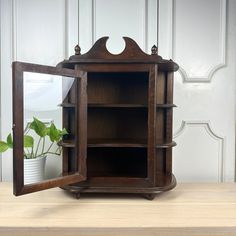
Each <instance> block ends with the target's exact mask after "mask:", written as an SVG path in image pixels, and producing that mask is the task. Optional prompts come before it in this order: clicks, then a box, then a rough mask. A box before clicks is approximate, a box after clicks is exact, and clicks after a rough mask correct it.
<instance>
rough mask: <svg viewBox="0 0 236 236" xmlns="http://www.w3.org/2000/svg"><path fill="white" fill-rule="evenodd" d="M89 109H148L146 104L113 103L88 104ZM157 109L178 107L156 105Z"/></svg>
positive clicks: (173, 105)
mask: <svg viewBox="0 0 236 236" xmlns="http://www.w3.org/2000/svg"><path fill="white" fill-rule="evenodd" d="M88 107H89V108H106V107H107V108H148V106H147V105H146V104H127V103H126V104H116V103H111V104H106V103H89V104H88ZM156 107H157V108H172V107H176V105H175V104H167V103H165V104H156Z"/></svg>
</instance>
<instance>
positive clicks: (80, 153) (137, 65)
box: [13, 37, 178, 199]
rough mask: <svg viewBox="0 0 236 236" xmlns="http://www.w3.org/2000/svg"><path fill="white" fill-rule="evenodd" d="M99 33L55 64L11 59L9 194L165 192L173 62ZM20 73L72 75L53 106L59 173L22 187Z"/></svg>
mask: <svg viewBox="0 0 236 236" xmlns="http://www.w3.org/2000/svg"><path fill="white" fill-rule="evenodd" d="M107 39H108V37H103V38H100V39H99V40H98V41H97V42H96V43H95V44H94V45H93V47H92V48H91V50H90V51H89V52H87V53H85V54H83V55H81V54H80V48H79V46H78V45H77V46H76V47H75V55H74V56H71V57H70V59H69V60H64V61H62V62H61V63H59V64H58V65H57V67H49V66H41V65H34V64H28V63H21V62H14V63H13V119H14V121H13V123H14V140H17V142H16V144H15V145H14V193H15V195H21V194H25V193H30V192H34V191H39V190H43V189H47V188H51V187H56V186H58V187H62V188H63V189H65V190H69V191H71V192H73V193H75V194H76V196H77V197H79V196H80V193H83V192H90V193H94V192H99V193H101V192H103V193H139V194H142V195H144V196H145V197H146V198H148V199H153V198H154V196H155V194H156V193H157V192H160V191H166V190H169V189H172V188H173V187H175V185H176V180H175V177H174V175H173V174H172V147H173V146H175V145H176V144H175V142H173V141H172V109H173V107H175V105H174V104H173V72H174V71H177V70H178V65H177V64H176V63H174V62H173V61H172V60H163V59H162V58H161V57H160V56H159V55H158V54H157V48H156V47H155V46H153V48H152V54H151V55H148V54H146V53H144V52H143V51H142V50H141V49H140V48H139V46H138V45H137V44H136V43H135V41H133V40H132V39H130V38H128V37H124V40H125V43H126V46H125V49H124V51H123V52H122V53H120V54H118V55H113V54H111V53H110V52H108V50H107V48H106V41H107ZM25 71H32V72H38V73H47V74H55V75H64V76H69V77H74V78H76V79H75V81H74V83H73V85H72V87H71V89H70V91H69V93H68V95H67V96H66V98H65V99H64V101H63V102H62V104H60V106H61V107H62V108H63V127H65V128H66V129H67V130H68V132H69V135H67V136H66V137H65V138H64V139H63V141H62V142H60V144H59V145H61V146H62V147H63V167H62V170H63V173H62V176H60V177H57V178H55V179H52V180H45V181H43V182H41V183H35V184H30V185H24V178H23V145H22V143H23V140H22V136H23V133H22V130H23V115H22V110H23V109H22V106H23V105H22V97H23V86H22V83H23V82H22V77H23V76H22V75H23V72H25Z"/></svg>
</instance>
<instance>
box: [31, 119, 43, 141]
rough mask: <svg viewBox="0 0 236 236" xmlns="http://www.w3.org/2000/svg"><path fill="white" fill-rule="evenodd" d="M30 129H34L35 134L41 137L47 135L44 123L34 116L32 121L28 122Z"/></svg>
mask: <svg viewBox="0 0 236 236" xmlns="http://www.w3.org/2000/svg"><path fill="white" fill-rule="evenodd" d="M30 129H32V130H34V131H35V132H36V134H38V135H39V136H40V137H42V138H43V137H45V136H46V135H47V127H46V125H45V124H44V123H43V122H42V121H40V120H38V119H37V118H35V117H34V120H33V122H32V123H31V124H30Z"/></svg>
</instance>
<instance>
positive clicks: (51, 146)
mask: <svg viewBox="0 0 236 236" xmlns="http://www.w3.org/2000/svg"><path fill="white" fill-rule="evenodd" d="M53 143H54V142H52V143H51V144H50V146H49V148H48V150H47V151H46V153H49V151H50V149H51V147H52V145H53Z"/></svg>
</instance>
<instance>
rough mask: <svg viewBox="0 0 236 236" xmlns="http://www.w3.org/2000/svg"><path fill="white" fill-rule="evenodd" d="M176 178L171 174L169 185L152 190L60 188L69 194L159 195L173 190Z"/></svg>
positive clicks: (140, 188)
mask: <svg viewBox="0 0 236 236" xmlns="http://www.w3.org/2000/svg"><path fill="white" fill-rule="evenodd" d="M176 184H177V182H176V178H175V176H174V175H173V174H172V178H171V182H170V184H168V185H166V186H162V187H152V188H142V187H133V188H132V187H114V186H113V187H80V186H79V183H78V184H77V185H66V186H63V187H61V188H62V189H64V190H67V191H69V192H71V193H74V194H77V193H141V194H147V193H154V194H156V193H160V192H164V191H168V190H171V189H173V188H174V187H175V186H176Z"/></svg>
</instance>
